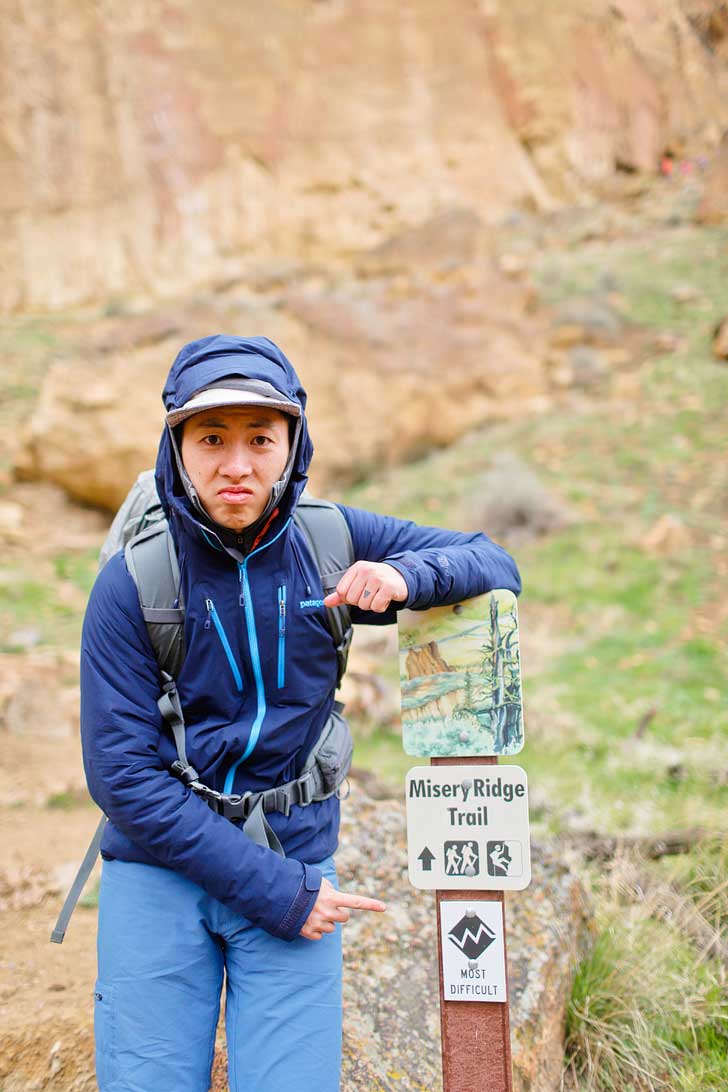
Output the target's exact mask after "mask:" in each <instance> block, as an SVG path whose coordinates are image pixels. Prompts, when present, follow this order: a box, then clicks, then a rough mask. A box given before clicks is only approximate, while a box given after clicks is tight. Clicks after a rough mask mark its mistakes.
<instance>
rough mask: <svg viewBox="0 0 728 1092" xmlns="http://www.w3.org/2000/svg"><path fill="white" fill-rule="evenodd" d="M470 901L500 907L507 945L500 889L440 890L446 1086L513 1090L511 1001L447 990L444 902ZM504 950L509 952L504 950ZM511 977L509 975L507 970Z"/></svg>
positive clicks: (442, 762)
mask: <svg viewBox="0 0 728 1092" xmlns="http://www.w3.org/2000/svg"><path fill="white" fill-rule="evenodd" d="M497 761H498V760H497V759H496V758H470V759H467V758H433V759H432V765H433V766H446V765H452V764H454V763H457V764H458V765H468V764H470V763H477V764H478V765H486V764H493V765H495V764H496V763H497ZM443 899H447V900H448V901H450V900H453V901H458V902H462V903H464V904H465V905H466V906H467V904H468V903H469V902H474V901H475V900H478V901H480V900H491V901H493V902H494V903H497V904H499V905H500V907H501V914H502V920H503V939H504V949H505V934H506V922H505V907H504V898H503V892H502V891H441V890H440V891H437V893H436V900H437V958H438V965H439V968H440V1027H441V1035H442V1083H443V1092H512V1089H513V1074H512V1067H511V1032H510V1019H509V1011H508V1008H509V1007H508V1001H507V1000H506V1001H505V1002H504V1003H503V1002H497V1001H491V1002H485V1003H483V1004H480V1005H477V1004H473V1003H472V1002H471V1001H450V1000H447V999H446V998H445V995H444V992H443V973H442V955H443V953H442V929H441V905H440V904H441V902H442V900H443ZM504 954H505V953H504ZM506 977H507V976H506Z"/></svg>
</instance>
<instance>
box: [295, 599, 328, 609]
mask: <svg viewBox="0 0 728 1092" xmlns="http://www.w3.org/2000/svg"><path fill="white" fill-rule="evenodd" d="M298 605H299V607H300V608H301V610H315V609H316V608H317V607H322V606H323V605H324V601H323V599H302V600H301V602H300V603H299V604H298Z"/></svg>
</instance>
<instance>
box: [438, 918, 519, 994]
mask: <svg viewBox="0 0 728 1092" xmlns="http://www.w3.org/2000/svg"><path fill="white" fill-rule="evenodd" d="M440 929H441V934H442V935H441V941H440V943H441V951H442V994H443V1000H444V1001H496V1002H500V1003H503V1002H505V1001H507V1000H508V995H507V987H506V952H505V937H504V929H503V908H502V906H501V905H500V903H498V902H482V901H480V900H478V901H475V900H472V901H469V902H467V903H465V902H460V901H458V902H452V901H449V900H445V899H441V900H440Z"/></svg>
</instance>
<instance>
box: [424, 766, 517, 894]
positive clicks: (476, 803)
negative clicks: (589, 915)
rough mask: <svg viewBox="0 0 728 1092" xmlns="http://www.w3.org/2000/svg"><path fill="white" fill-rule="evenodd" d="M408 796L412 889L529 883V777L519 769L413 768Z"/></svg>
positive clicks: (507, 887) (498, 888)
mask: <svg viewBox="0 0 728 1092" xmlns="http://www.w3.org/2000/svg"><path fill="white" fill-rule="evenodd" d="M406 793H407V852H408V860H409V878H410V883H411V884H412V885H413V887H420V888H426V889H430V890H431V889H434V888H438V889H439V890H453V891H456V890H460V891H478V890H480V891H520V890H522V889H523V888H524V887H528V885H529V883H530V882H531V847H530V838H529V830H528V781H527V778H526V771H525V770H523V769H522V768H521V767H520V766H495V765H493V766H414V767H413V768H412V769H411V770H410V771H409V773H408V774H407V782H406Z"/></svg>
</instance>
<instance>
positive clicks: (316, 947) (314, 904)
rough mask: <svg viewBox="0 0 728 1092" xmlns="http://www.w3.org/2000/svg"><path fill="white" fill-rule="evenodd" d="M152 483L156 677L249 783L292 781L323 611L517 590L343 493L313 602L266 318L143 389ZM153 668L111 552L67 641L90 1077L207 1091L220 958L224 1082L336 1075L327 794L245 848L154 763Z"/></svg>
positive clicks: (207, 763)
mask: <svg viewBox="0 0 728 1092" xmlns="http://www.w3.org/2000/svg"><path fill="white" fill-rule="evenodd" d="M163 399H164V403H165V406H166V409H167V419H166V426H165V429H164V432H163V434H162V439H161V442H160V447H159V453H158V458H157V470H156V482H157V490H158V493H159V496H160V498H161V500H162V504H163V507H164V509H165V512H166V515H167V518H168V521H169V526H170V530H171V534H172V538H173V540H174V544H175V551H176V555H177V558H178V561H179V567H180V579H181V584H180V593H181V594H180V598H181V600H182V601H183V603H184V607H185V616H184V618H185V620H184V633H185V647H186V655H185V658H184V662H183V665H182V668H181V670H180V672H179V676H178V679H177V684H178V691H179V696H180V700H181V705H182V710H183V713H184V719H185V743H186V750H187V756H188V759H189V762H190V764H191V765H192V766H193V767H194V769H195V770H196V771H197V772H198V774H199V778H200V780H201V781H202V782H204V783H205V785H207V786H209V787H210V788H213V789H217V790H219V791H222V792H225V793H244V792H247V791H250V792H253V793H256V792H260V791H263V790H266V789H270V788H272V787H274V786H280V785H283V784H286V783H288V782H290V781H291V780H293V779H295V778H297V777H298V776H299V775H300V773H301V769H302V767H303V764H304V762H305V760H306V758H307V756H308V755H309V752H311V750H312V748H313V747H314V745H315V744H316V742H317V740H318V738H319V736H320V735H321V732H322V729H323V728H324V726H325V725H326V724H327V722H328V721H329V718H330V717H331V715H332V708H333V703H334V691H335V687H336V677H337V659H336V651H335V647H334V641H333V638H332V635H331V631H330V629H329V627H328V625H327V621H326V611H327V610H328V609H329V608H332V607H335V606H336V605H337V604H339V603H347V604H349V605H350V606H351V608H352V618H353V620H354V621H355V622H364V623H382V622H391V621H394V620H395V618H396V610H397V609H398V608H399V607H402V606H408V607H413V608H415V609H425V608H427V607H430V606H433V605H435V604H438V603H448V602H456V601H457V600H459V599H462V598H465V597H468V596H472V595H477V594H480V593H482V592H484V591H487V590H489V589H491V588H494V587H505V588H510V589H512V590H513V591H516V592H518V591H519V590H520V582H519V578H518V572H517V569H516V567H515V564H514V563H513V561H512V560H511V558H510V557H509V556H508V555H507V554H506V553H505V552H504V551H503V550H502V549H501V548H500V547H498V546H496V545H495V544H494V543H492V542H491V541H490V540H489V539H488V538H486V537H485V536H484V535H480V534H469V535H466V534H457V533H453V532H449V531H444V530H441V529H438V528H428V527H418V526H417V525H415V524H412V523H409V522H405V521H402V520H396V519H393V518H391V517H382V516H376V515H373V514H371V513H367V512H364V511H361V510H358V509H352V508H348V507H344V506H340V507H341V512H342V514H343V516H344V518H345V520H346V524H347V525H348V528H349V530H350V532H351V538H352V543H353V548H354V556H355V558H356V559H357V560H356V561H355V563H354V564H353V565H351V566H350V567H349V568H348V569H347V571H346V572H345V573H344V575H343V576H342V578H341V579H340V581H339V583H338V586H337V588H336V591H335V592H333V593H332V594H330V595H329V596H328V597H326V598H325V599H324V598H323V595H322V590H321V582H320V576H319V572H318V569H317V567H316V564H315V561H314V559H313V558H312V556H311V551H310V549H309V547H308V545H307V542H306V538H305V536H304V535H303V534H302V532H301V531H300V530H299V528H298V527H297V526H296V524H295V523H294V522H293V520H292V515H293V513H294V511H295V508H296V504H297V501H298V499H299V497H300V495H301V492H302V491H303V488H304V485H305V482H306V472H307V469H308V465H309V462H310V459H311V455H312V451H313V448H312V444H311V440H310V438H309V435H308V430H307V426H306V419H305V414H304V410H305V402H306V397H305V392H304V391H303V389H302V387H301V385H300V382H299V380H298V377H297V376H296V373H295V371H294V370H293V368H292V366H291V364H290V362H289V361H288V360H287V358H286V357H285V356H284V355H283V353H282V352H281V351H280V350H279V349H278V348H277V346H275V345H274V344H273V343H272V342H270V341H268V340H267V339H266V338H237V337H229V336H223V335H220V336H215V337H206V338H202V339H201V340H199V341H196V342H192V343H190V344H189V345H186V346H185V347H184V348H183V349H182V350H181V352H180V353H179V355H178V356H177V359H176V360H175V362H174V364H173V365H172V369H171V371H170V374H169V377H168V380H167V384H166V386H165V389H164V392H163ZM160 685H161V684H160V670H159V665H158V662H157V660H156V658H155V655H154V651H153V648H152V645H151V643H150V639H149V636H148V633H147V630H146V626H145V623H144V619H143V616H142V611H141V608H140V604H139V597H138V593H137V589H136V586H135V584H134V581H133V580H132V578H131V576H130V574H129V572H128V570H127V567H126V564H125V560H124V555H123V554H118V555H117V556H116V557H114V558H112V560H111V561H109V562H108V564H107V565H106V566H105V567H104V569H103V570H102V572H101V573H100V574H99V577H98V579H97V582H96V584H95V586H94V588H93V591H92V593H91V598H90V601H89V607H88V611H87V615H86V620H85V623H84V632H83V640H82V656H81V694H82V710H81V721H82V741H83V749H84V763H85V768H86V774H87V778H88V783H89V788H90V791H91V793H92V795H93V797H94V799H95V800H96V801H97V802H98V804H99V805H100V806H101V808H102V809H103V810H104V811H105V813H106V814H107V816H108V817H109V824H108V826H107V829H106V833H105V835H104V841H103V843H102V855H103V857H104V866H103V875H102V882H101V892H100V900H99V939H98V950H99V973H98V982H97V985H96V991H95V997H96V1009H95V1027H96V1049H97V1074H98V1083H99V1088H100V1090H101V1092H207V1089H208V1087H209V1079H210V1068H211V1064H212V1058H213V1051H214V1043H215V1028H216V1024H217V1018H218V1012H219V1004H220V995H221V989H222V984H223V978H225V981H226V1027H227V1042H228V1056H229V1082H230V1089H231V1092H243V1090H244V1092H284V1090H285V1092H290V1089H292V1088H295V1089H297V1090H298V1092H314V1090H316V1092H335V1090H338V1088H339V1065H340V1052H341V948H340V944H341V938H340V932H341V931H340V928H339V925H340V924H343V923H345V922H346V921H347V920H348V917H349V913H350V911H351V910H367V911H372V912H376V913H381V912H382V911H384V909H385V906H384V904H383V903H382V902H380V901H379V900H378V899H375V898H372V897H369V896H366V895H363V894H359V893H348V892H339V891H338V890H337V887H336V877H335V869H334V864H333V858H332V855H333V853H334V850H335V849H336V844H337V834H338V824H339V802H338V798H337V796H336V795H331V796H329V797H328V798H327V799H325V800H321V801H320V802H317V803H312V804H309V805H308V806H303V805H301V806H296V805H294V806H293V807H291V808H290V813H289V814H285V813H284V812H282V811H281V812H273V813H271V814H270V815H269V816H268V817H267V818H268V820H269V823H270V828H271V829H272V832H273V836H274V838H275V839H277V840H278V841H279V842H280V845H281V846H282V849H283V851H284V853H285V855H283V854H282V853H277V852H274V851H273V849H271V848H269V847H268V845H260V844H257V842H256V841H253V840H252V839H251V838H249V837H248V835H247V834H246V833H245V832H244V831H243V830H242V829H241V825H240V824H239V823H236V822H231V821H229V820H228V819H226V818H224V817H223V816H222V815H219V814H217V813H216V812H215V811H213V810H211V808H210V807H208V806H207V804H206V802H205V800H204V799H202V798H201V797H200V795H198V794H196V793H195V792H193V791H191V790H190V787H189V785H187V784H185V783H184V782H183V780H180V779H179V778H178V777H175V776H174V775H173V773H172V772H171V768H172V765H173V763H174V761H175V759H176V758H177V753H176V750H175V743H174V741H173V739H172V736H171V733H170V732H169V731H168V730H167V728H166V726H165V724H164V722H163V720H162V717H161V715H160V711H159V707H158V705H157V701H158V699H159V697H160Z"/></svg>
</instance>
